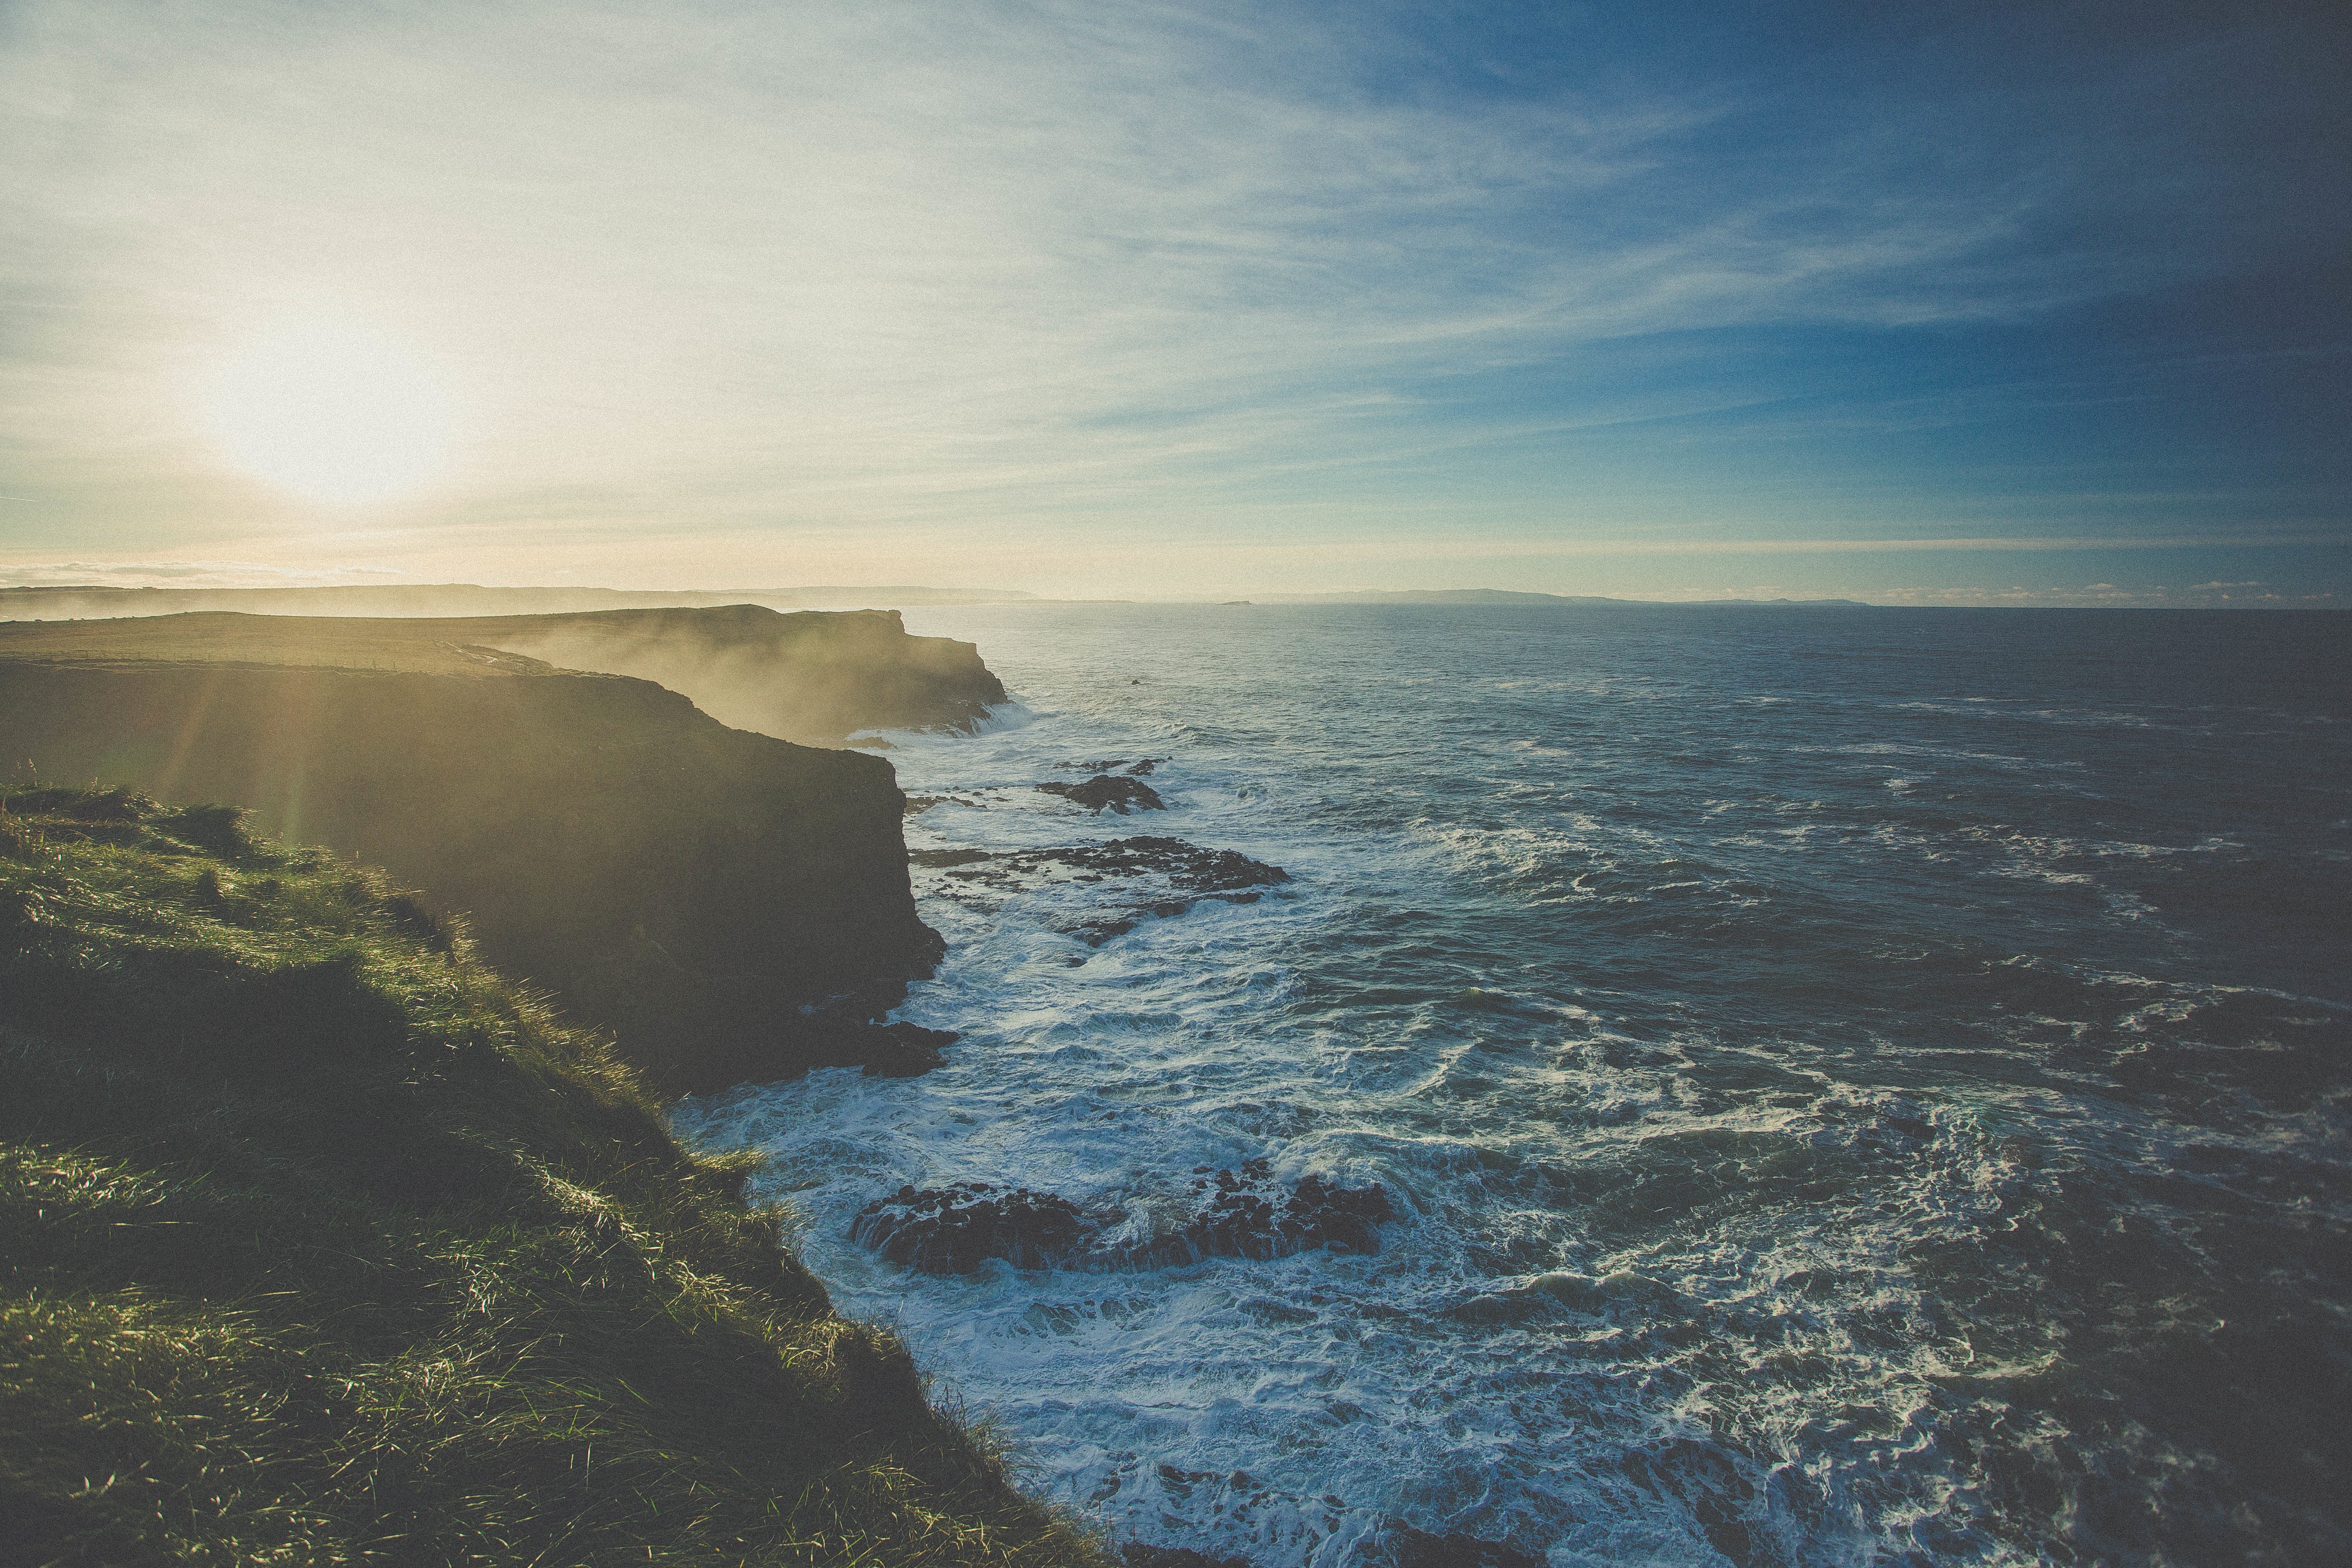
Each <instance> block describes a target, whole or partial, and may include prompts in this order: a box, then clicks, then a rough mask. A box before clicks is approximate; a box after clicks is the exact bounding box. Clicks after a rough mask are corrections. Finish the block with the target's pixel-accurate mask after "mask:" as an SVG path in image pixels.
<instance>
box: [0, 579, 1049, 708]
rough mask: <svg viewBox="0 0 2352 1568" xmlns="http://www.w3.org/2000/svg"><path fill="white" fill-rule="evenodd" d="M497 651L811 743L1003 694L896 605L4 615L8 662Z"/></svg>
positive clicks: (330, 662) (420, 663) (977, 661)
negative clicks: (653, 686) (624, 678)
mask: <svg viewBox="0 0 2352 1568" xmlns="http://www.w3.org/2000/svg"><path fill="white" fill-rule="evenodd" d="M42 591H43V592H47V591H48V590H42ZM467 649H471V650H473V652H472V654H471V655H468V654H467V653H466V652H465V651H464V650H467ZM498 650H507V651H512V652H516V653H520V654H523V655H526V656H529V657H530V658H537V659H541V660H543V661H546V662H550V663H552V664H557V665H561V666H563V667H565V668H572V669H580V670H588V671H593V672H597V673H602V674H606V675H630V676H635V677H638V678H639V679H646V680H652V681H656V682H657V683H659V684H661V685H663V686H667V687H668V688H669V689H671V690H673V691H677V692H682V693H684V694H685V695H686V696H687V697H688V698H689V699H691V700H693V701H694V702H695V703H696V704H697V705H698V706H699V707H700V708H701V709H702V710H704V711H705V712H707V713H709V714H710V715H711V716H712V717H714V718H716V719H718V720H719V721H721V722H722V723H727V724H731V725H734V726H735V727H736V728H738V729H743V730H752V731H758V732H759V733H761V734H763V735H773V736H776V737H778V738H780V739H783V740H788V741H798V742H803V743H804V744H811V745H822V744H827V743H838V742H840V741H841V740H842V739H843V738H844V737H845V736H847V735H848V734H850V733H852V732H853V731H857V730H862V729H936V728H958V729H964V728H970V727H971V725H972V724H974V723H976V722H977V721H979V720H980V719H981V718H982V717H983V716H984V715H985V714H986V712H987V710H988V707H989V705H990V704H991V703H996V702H1002V701H1003V700H1004V688H1003V685H1002V684H1001V683H999V682H998V680H997V679H996V677H995V676H994V675H992V674H991V673H990V672H989V669H988V667H987V666H986V665H985V664H982V662H981V658H980V650H979V649H977V648H976V647H973V646H972V645H971V644H970V643H967V642H957V641H954V640H952V639H950V638H948V637H909V636H908V634H907V630H906V626H905V625H904V623H903V622H902V621H901V620H900V618H899V616H898V612H897V611H896V610H850V611H839V612H828V611H805V612H801V613H798V614H793V615H783V614H779V613H778V612H776V611H774V610H770V609H763V608H761V607H760V606H759V605H724V606H718V607H712V608H700V609H687V608H677V609H636V610H604V611H591V612H586V613H583V614H578V615H554V616H462V617H455V618H451V617H432V616H397V617H394V616H380V617H360V616H254V615H242V614H229V613H226V612H219V611H210V612H202V613H192V614H186V615H172V616H150V617H142V618H123V619H114V620H93V621H42V622H33V621H19V622H13V623H5V624H0V658H45V659H76V660H88V659H113V660H122V659H135V660H149V661H152V660H170V661H203V662H206V663H222V662H233V663H247V664H283V665H301V666H307V667H312V668H346V669H377V670H383V669H408V670H416V671H422V672H427V673H447V672H451V671H462V670H464V669H467V668H471V667H478V666H479V665H481V664H482V663H483V662H484V661H483V659H482V658H481V655H482V654H483V653H484V652H485V651H498Z"/></svg>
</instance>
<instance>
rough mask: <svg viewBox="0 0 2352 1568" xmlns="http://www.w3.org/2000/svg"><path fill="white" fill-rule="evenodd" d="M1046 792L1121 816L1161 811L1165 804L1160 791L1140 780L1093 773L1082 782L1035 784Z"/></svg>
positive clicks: (1166, 806)
mask: <svg viewBox="0 0 2352 1568" xmlns="http://www.w3.org/2000/svg"><path fill="white" fill-rule="evenodd" d="M1037 787H1038V788H1039V789H1041V790H1043V791H1045V793H1046V794H1047V795H1060V796H1061V797H1062V798H1063V799H1065V800H1068V801H1074V802H1076V804H1077V805H1083V806H1085V807H1086V808H1087V810H1089V811H1097V812H1098V811H1101V810H1102V809H1103V808H1104V807H1106V806H1108V807H1109V808H1110V809H1111V810H1113V811H1115V812H1117V813H1118V814H1119V815H1120V816H1126V815H1127V814H1128V813H1129V811H1165V810H1167V809H1168V803H1167V802H1166V801H1164V800H1161V799H1160V792H1159V791H1158V790H1156V789H1153V788H1152V787H1151V786H1150V784H1145V783H1144V782H1143V781H1142V780H1141V779H1132V778H1121V777H1115V776H1113V775H1111V774H1108V773H1097V774H1096V775H1095V776H1094V777H1093V778H1090V779H1088V780H1087V781H1086V782H1085V783H1084V784H1051V783H1049V784H1039V785H1038V786H1037Z"/></svg>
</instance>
